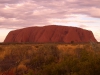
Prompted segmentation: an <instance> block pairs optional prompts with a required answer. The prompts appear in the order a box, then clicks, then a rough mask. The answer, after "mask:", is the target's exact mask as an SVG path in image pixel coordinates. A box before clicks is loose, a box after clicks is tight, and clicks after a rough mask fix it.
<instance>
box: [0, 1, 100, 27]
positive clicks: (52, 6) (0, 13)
mask: <svg viewBox="0 0 100 75" xmlns="http://www.w3.org/2000/svg"><path fill="white" fill-rule="evenodd" d="M99 3H100V0H91V2H90V1H89V0H83V1H82V0H75V1H69V0H2V1H0V9H1V10H0V18H1V17H4V18H5V20H3V21H0V25H3V26H4V27H8V26H12V27H26V26H32V25H33V26H34V25H44V24H51V23H50V22H49V20H50V19H65V18H67V16H68V15H71V14H86V15H89V16H92V17H98V18H100V14H97V13H96V12H99V11H100V4H99ZM6 6H7V7H8V8H6ZM92 7H94V8H92ZM5 8H6V9H5ZM12 18H15V19H16V20H17V21H13V20H12ZM1 20H2V18H1ZM3 26H2V27H3Z"/></svg>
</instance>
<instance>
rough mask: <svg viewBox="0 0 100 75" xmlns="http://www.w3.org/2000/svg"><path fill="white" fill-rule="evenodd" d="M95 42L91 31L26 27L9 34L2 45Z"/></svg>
mask: <svg viewBox="0 0 100 75" xmlns="http://www.w3.org/2000/svg"><path fill="white" fill-rule="evenodd" d="M90 40H92V41H94V42H97V40H96V39H95V37H94V35H93V33H92V31H88V30H85V29H82V28H77V27H70V26H56V25H49V26H44V27H28V28H23V29H18V30H14V31H11V32H9V34H8V35H7V37H6V39H5V40H4V43H22V42H23V43H25V42H29V43H71V42H72V41H73V42H76V43H80V42H90Z"/></svg>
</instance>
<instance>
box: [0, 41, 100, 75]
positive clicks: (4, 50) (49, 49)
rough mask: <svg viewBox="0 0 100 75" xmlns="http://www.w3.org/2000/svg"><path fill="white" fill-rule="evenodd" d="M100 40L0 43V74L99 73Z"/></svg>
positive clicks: (55, 74)
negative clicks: (56, 42)
mask: <svg viewBox="0 0 100 75" xmlns="http://www.w3.org/2000/svg"><path fill="white" fill-rule="evenodd" d="M99 74H100V44H97V43H86V44H74V43H72V44H6V45H4V44H3V45H0V75H99Z"/></svg>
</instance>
